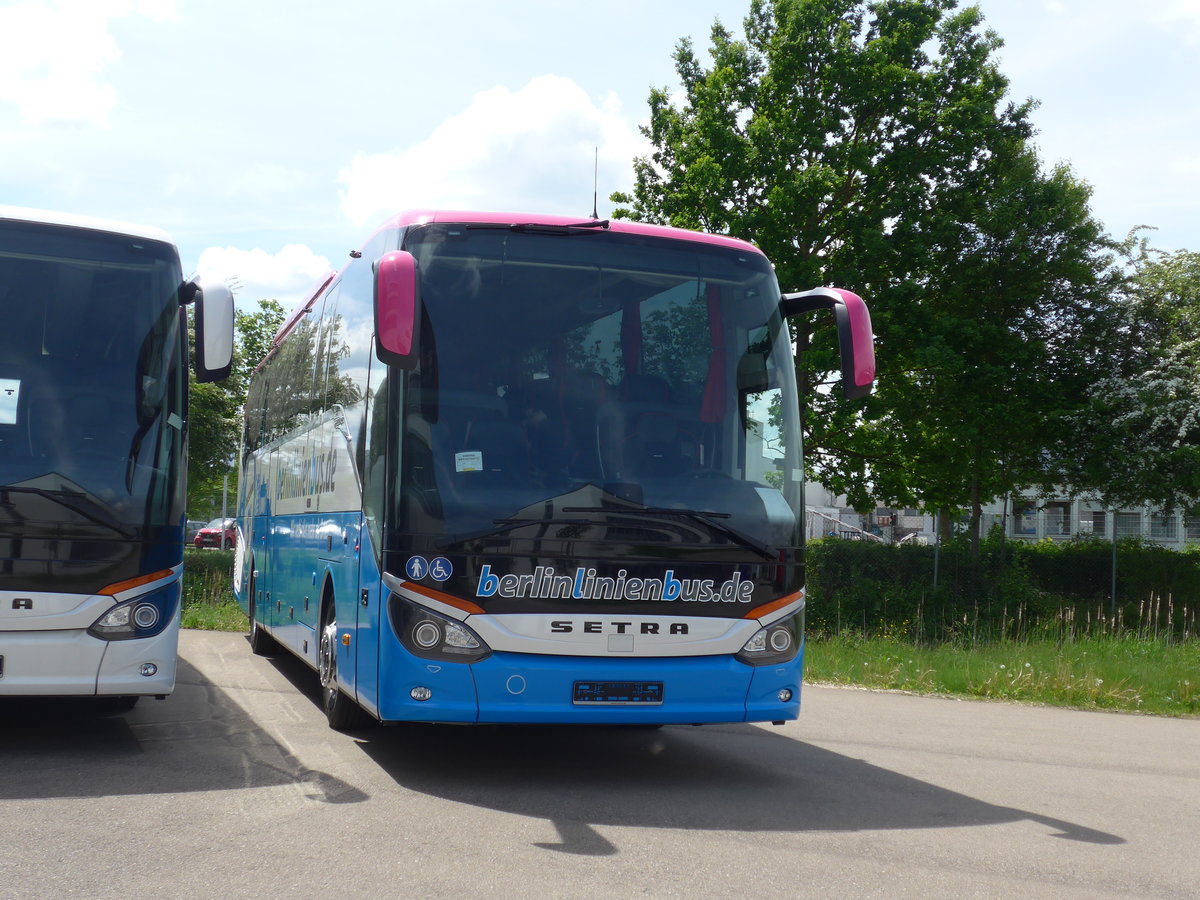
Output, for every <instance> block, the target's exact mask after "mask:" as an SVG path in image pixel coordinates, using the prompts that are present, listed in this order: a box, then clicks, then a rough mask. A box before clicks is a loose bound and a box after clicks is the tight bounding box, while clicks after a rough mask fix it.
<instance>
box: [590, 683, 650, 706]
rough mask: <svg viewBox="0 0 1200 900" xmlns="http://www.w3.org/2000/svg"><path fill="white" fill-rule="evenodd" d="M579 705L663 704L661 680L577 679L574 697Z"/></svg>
mask: <svg viewBox="0 0 1200 900" xmlns="http://www.w3.org/2000/svg"><path fill="white" fill-rule="evenodd" d="M572 700H573V702H574V703H575V704H577V705H582V704H592V705H603V706H661V705H662V702H663V683H662V682H661V681H577V682H575V692H574V696H573V698H572Z"/></svg>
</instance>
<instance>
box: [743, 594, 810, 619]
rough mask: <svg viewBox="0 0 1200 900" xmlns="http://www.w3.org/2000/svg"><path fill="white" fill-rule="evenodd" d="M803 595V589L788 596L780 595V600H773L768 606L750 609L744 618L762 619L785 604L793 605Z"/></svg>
mask: <svg viewBox="0 0 1200 900" xmlns="http://www.w3.org/2000/svg"><path fill="white" fill-rule="evenodd" d="M801 596H803V593H802V592H801V591H797V592H796V593H794V594H788V595H787V596H786V597H780V598H779V599H778V600H772V601H771V602H770V603H768V604H767V605H766V606H759V607H756V608H755V609H752V610H750V612H748V613H746V614H745V615H744V616H742V618H743V619H761V618H762V617H763V616H766V615H770V614H771V613H773V612H775V610H777V609H783V608H784V607H785V606H791V605H792V604H793V603H795V602H796V601H797V600H799V599H800V598H801Z"/></svg>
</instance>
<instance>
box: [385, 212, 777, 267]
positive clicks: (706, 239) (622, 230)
mask: <svg viewBox="0 0 1200 900" xmlns="http://www.w3.org/2000/svg"><path fill="white" fill-rule="evenodd" d="M590 221H591V220H590V219H588V218H587V216H553V215H546V214H544V213H529V214H526V213H504V212H478V211H474V210H444V209H412V210H406V211H404V212H402V213H399V214H397V215H395V216H393V217H392V218H390V219H388V220H387V221H386V222H384V223H383V224H382V225H381V226H380V227H379V228H378V229H376V233H377V232H378V231H379V230H380V229H383V228H403V227H404V226H406V225H424V224H427V223H430V222H440V223H456V222H462V223H467V224H475V223H488V224H496V225H556V226H562V225H580V224H586V223H587V222H590ZM608 230H609V231H615V232H617V233H618V234H640V235H645V236H647V237H660V238H672V239H674V240H677V241H693V242H695V243H699V244H715V245H717V246H720V247H729V248H730V249H734V250H743V251H745V252H747V253H755V254H758V255H760V256H761V255H762V251H761V250H759V249H758V248H757V247H755V246H754V245H753V244H751V243H748V242H747V241H743V240H739V239H738V238H733V237H728V236H726V235H722V234H706V233H705V232H702V231H686V230H684V229H682V228H668V227H666V226H664V225H646V224H644V223H641V222H626V221H623V220H620V219H610V220H609V227H608Z"/></svg>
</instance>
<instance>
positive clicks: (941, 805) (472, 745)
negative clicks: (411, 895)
mask: <svg viewBox="0 0 1200 900" xmlns="http://www.w3.org/2000/svg"><path fill="white" fill-rule="evenodd" d="M271 662H272V663H273V664H274V666H275V667H276V669H277V670H278V671H279V673H280V674H281V675H283V676H284V677H285V678H286V679H287V680H288V681H290V682H291V683H292V684H293V685H294V686H295V687H296V688H297V690H299V691H300V692H301V693H302V694H304V695H305V696H306V697H308V699H309V700H310V701H311V702H312V703H313V705H314V706H316V707H318V709H319V708H320V705H321V695H320V690H319V688H318V685H317V679H316V676H315V674H314V673H313V671H312V670H311V669H309V668H308V667H307V666H305V665H304V664H303V663H301V662H300V661H299V660H296V659H294V658H292V657H288V656H284V655H281V656H278V657H273V658H272V659H271ZM355 737H356V739H357V741H358V745H359V747H360V748H361V749H362V750H363V752H364V753H366V754H367V756H368V757H369V758H370V759H371V760H373V761H374V762H375V764H377V765H378V766H379V767H380V769H381V770H383V771H384V772H385V773H387V775H389V776H390V777H391V778H392V779H393V780H394V781H395V782H396V783H397V784H398V785H399V786H401V787H404V788H407V789H409V790H412V791H418V792H420V793H423V794H426V795H428V796H432V797H439V798H442V799H445V800H452V801H454V802H458V803H466V804H469V805H473V806H478V807H482V808H486V809H493V810H496V811H498V812H505V813H513V814H515V815H521V816H529V817H534V818H541V819H546V820H548V821H550V822H552V823H553V824H554V826H555V828H556V829H557V830H558V834H559V838H560V840H559V842H558V843H555V844H538V846H539V847H542V848H544V849H547V850H555V851H559V852H563V853H573V854H581V855H592V856H604V855H611V854H615V853H617V852H618V851H617V848H616V847H615V846H614V845H613V844H612V843H611V842H610V841H608V840H606V839H605V838H604V837H603V836H602V835H601V834H600V833H599V832H598V831H596V830H595V828H594V827H593V826H598V825H599V826H603V825H610V826H631V827H636V828H679V829H704V830H713V831H743V832H751V833H753V832H769V831H778V832H838V831H873V830H887V829H916V828H952V827H972V826H980V825H1001V824H1007V823H1012V822H1022V821H1029V822H1035V823H1038V824H1041V825H1044V826H1045V827H1046V828H1047V829H1048V831H1047V834H1048V835H1050V836H1052V837H1056V838H1061V839H1066V840H1072V841H1081V842H1085V843H1092V844H1108V845H1114V844H1124V843H1125V839H1124V838H1121V837H1119V836H1117V835H1113V834H1109V833H1107V832H1103V831H1098V830H1096V829H1092V828H1088V827H1086V826H1084V825H1080V824H1076V823H1073V822H1066V821H1063V820H1061V819H1055V818H1052V817H1049V816H1043V815H1041V814H1039V813H1035V812H1029V811H1026V810H1021V809H1015V808H1012V807H1005V806H998V805H996V804H992V803H986V802H984V801H981V800H977V799H975V798H973V797H969V796H967V795H965V794H961V793H958V792H956V791H952V790H948V789H946V788H942V787H938V786H937V785H933V784H929V783H928V782H924V781H921V780H919V779H916V778H912V777H910V776H907V775H902V774H899V773H897V772H893V771H890V770H888V769H885V768H882V767H880V766H875V765H872V764H870V763H867V762H865V761H863V760H861V759H854V758H852V757H849V756H844V755H842V754H839V753H834V752H832V751H829V750H824V749H822V748H820V747H815V746H813V745H811V744H805V743H803V742H801V741H796V740H793V739H792V738H790V737H787V736H785V735H783V734H780V733H776V732H772V731H771V730H769V729H767V728H760V727H756V726H752V725H706V726H702V727H693V726H688V725H669V726H666V727H664V728H661V729H646V728H638V727H608V726H595V725H583V726H542V725H407V724H405V725H394V726H388V727H383V726H379V727H373V728H367V729H364V730H362V731H360V732H357V733H356V734H355Z"/></svg>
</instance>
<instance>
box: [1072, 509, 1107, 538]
mask: <svg viewBox="0 0 1200 900" xmlns="http://www.w3.org/2000/svg"><path fill="white" fill-rule="evenodd" d="M1107 516H1108V513H1106V512H1104V510H1102V509H1087V510H1084V511H1083V512H1081V513H1080V514H1079V533H1080V534H1090V535H1095V536H1096V537H1104V535H1105V532H1106V528H1107V526H1108V522H1107Z"/></svg>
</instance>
